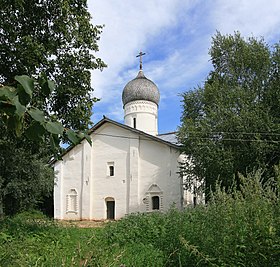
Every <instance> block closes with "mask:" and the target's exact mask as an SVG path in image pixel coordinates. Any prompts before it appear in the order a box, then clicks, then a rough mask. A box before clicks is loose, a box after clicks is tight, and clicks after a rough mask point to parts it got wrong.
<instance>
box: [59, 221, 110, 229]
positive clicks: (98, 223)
mask: <svg viewBox="0 0 280 267" xmlns="http://www.w3.org/2000/svg"><path fill="white" fill-rule="evenodd" d="M58 223H59V224H60V225H62V226H65V227H71V226H74V227H75V226H76V227H80V228H99V227H103V226H105V224H106V223H108V221H58Z"/></svg>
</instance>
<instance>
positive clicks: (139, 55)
mask: <svg viewBox="0 0 280 267" xmlns="http://www.w3.org/2000/svg"><path fill="white" fill-rule="evenodd" d="M144 55H146V53H143V52H142V51H140V52H139V54H138V55H137V56H136V57H140V70H142V63H143V62H142V56H144Z"/></svg>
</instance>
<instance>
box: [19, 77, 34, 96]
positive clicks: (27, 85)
mask: <svg viewBox="0 0 280 267" xmlns="http://www.w3.org/2000/svg"><path fill="white" fill-rule="evenodd" d="M15 80H16V81H18V82H19V83H20V84H21V85H22V87H23V89H24V90H25V92H26V93H27V94H28V95H29V96H30V97H31V96H32V92H33V90H34V80H33V79H32V78H30V77H28V76H27V75H21V76H18V75H17V76H16V77H15Z"/></svg>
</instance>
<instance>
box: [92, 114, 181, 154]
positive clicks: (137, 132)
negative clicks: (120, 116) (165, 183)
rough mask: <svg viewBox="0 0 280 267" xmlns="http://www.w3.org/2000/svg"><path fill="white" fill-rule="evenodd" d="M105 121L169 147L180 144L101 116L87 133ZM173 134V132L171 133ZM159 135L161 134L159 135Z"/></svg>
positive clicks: (177, 147)
mask: <svg viewBox="0 0 280 267" xmlns="http://www.w3.org/2000/svg"><path fill="white" fill-rule="evenodd" d="M105 123H111V124H114V125H116V126H118V127H121V128H123V129H126V130H129V131H131V132H134V133H136V134H139V135H140V136H143V138H146V139H148V140H153V141H156V142H159V143H163V144H165V145H168V146H171V147H174V148H176V149H179V148H180V146H179V145H177V144H175V143H173V142H170V141H167V140H164V139H163V138H160V137H158V136H154V135H150V134H148V133H145V132H143V131H140V130H138V129H135V128H132V127H130V126H128V125H125V124H122V123H119V122H116V121H114V120H111V119H109V118H107V117H105V116H104V117H103V119H102V120H101V121H99V122H98V123H96V124H95V125H94V126H93V127H92V128H91V129H90V130H89V135H90V134H92V133H93V132H94V131H96V130H97V129H98V128H99V127H101V126H102V125H103V124H105ZM173 134H174V133H173ZM160 136H161V135H160Z"/></svg>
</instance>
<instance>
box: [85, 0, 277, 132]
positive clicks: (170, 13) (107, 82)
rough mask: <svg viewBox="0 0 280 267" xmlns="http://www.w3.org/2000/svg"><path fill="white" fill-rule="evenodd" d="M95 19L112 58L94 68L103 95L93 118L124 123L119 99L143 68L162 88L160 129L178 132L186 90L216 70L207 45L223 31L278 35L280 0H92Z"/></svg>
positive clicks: (272, 38) (105, 55)
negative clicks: (212, 69)
mask: <svg viewBox="0 0 280 267" xmlns="http://www.w3.org/2000/svg"><path fill="white" fill-rule="evenodd" d="M88 5H89V11H90V12H91V14H92V23H93V24H101V25H103V24H104V25H105V27H104V29H103V33H102V34H101V39H100V41H99V43H98V44H99V50H100V51H99V52H98V53H97V54H96V55H97V56H98V57H101V58H102V59H103V61H104V62H105V63H106V64H107V65H108V67H107V68H105V69H104V70H103V71H102V72H100V71H93V72H92V87H93V88H94V90H95V91H94V92H93V95H94V96H96V97H99V98H101V101H100V102H98V103H96V104H95V106H94V109H93V112H94V115H93V116H92V121H93V122H94V123H96V122H97V121H99V120H100V119H101V118H102V117H103V115H105V116H107V117H109V118H110V119H113V120H116V121H118V122H121V123H122V122H123V108H122V102H121V95H122V90H123V88H124V86H125V85H126V83H127V82H128V81H130V80H131V79H133V78H135V77H136V75H137V73H138V70H139V59H138V58H136V55H137V54H138V53H139V51H140V50H142V51H143V52H146V55H145V56H144V57H143V70H144V73H145V75H146V77H147V78H149V79H151V80H153V81H154V82H155V83H156V84H157V86H158V88H159V90H160V93H161V100H160V103H159V132H160V133H164V132H171V131H175V130H176V129H177V127H178V126H179V124H180V116H181V112H182V107H181V100H182V97H180V94H182V93H183V92H185V91H188V90H191V89H193V88H195V87H197V86H198V85H202V84H203V81H204V80H205V78H206V76H207V74H208V73H209V71H210V69H211V63H210V57H209V55H208V50H209V48H210V46H211V38H212V36H213V35H214V34H215V33H216V31H220V32H221V33H222V34H233V33H234V31H239V32H240V33H241V34H242V36H244V37H249V36H254V37H263V38H264V39H265V41H266V42H267V43H268V44H271V45H272V44H274V43H275V42H278V41H279V39H280V1H278V0H211V1H210V0H88Z"/></svg>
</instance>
